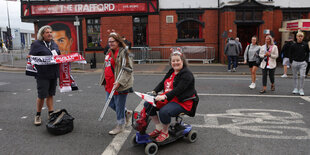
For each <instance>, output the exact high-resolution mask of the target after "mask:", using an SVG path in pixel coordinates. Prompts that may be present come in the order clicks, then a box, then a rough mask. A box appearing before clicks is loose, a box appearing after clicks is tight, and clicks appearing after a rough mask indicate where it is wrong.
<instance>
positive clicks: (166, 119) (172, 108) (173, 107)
mask: <svg viewBox="0 0 310 155" xmlns="http://www.w3.org/2000/svg"><path fill="white" fill-rule="evenodd" d="M144 107H145V108H146V112H147V113H148V114H149V115H150V116H156V115H157V113H156V111H159V112H158V113H159V119H160V122H161V123H163V124H170V122H171V117H176V116H178V115H179V114H180V113H184V112H186V110H185V109H184V108H183V107H182V106H181V105H179V104H178V103H175V102H169V103H167V104H166V105H164V106H163V107H162V108H160V109H157V108H155V107H152V105H151V104H150V103H148V102H145V103H144Z"/></svg>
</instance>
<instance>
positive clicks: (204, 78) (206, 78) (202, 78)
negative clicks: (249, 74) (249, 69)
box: [195, 77, 251, 81]
mask: <svg viewBox="0 0 310 155" xmlns="http://www.w3.org/2000/svg"><path fill="white" fill-rule="evenodd" d="M195 79H196V80H247V81H248V80H251V78H217V77H199V78H195Z"/></svg>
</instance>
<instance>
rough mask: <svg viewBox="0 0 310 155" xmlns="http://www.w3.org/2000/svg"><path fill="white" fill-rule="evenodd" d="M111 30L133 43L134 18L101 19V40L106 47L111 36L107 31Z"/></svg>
mask: <svg viewBox="0 0 310 155" xmlns="http://www.w3.org/2000/svg"><path fill="white" fill-rule="evenodd" d="M111 29H114V30H115V31H116V32H117V33H119V34H120V35H121V36H125V37H126V39H127V40H129V41H130V42H131V43H133V27H132V16H116V17H101V38H102V44H103V45H104V46H105V45H106V44H107V40H108V36H109V34H108V33H107V30H111ZM104 46H103V47H104Z"/></svg>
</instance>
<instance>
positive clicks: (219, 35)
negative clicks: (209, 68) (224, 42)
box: [217, 0, 221, 63]
mask: <svg viewBox="0 0 310 155" xmlns="http://www.w3.org/2000/svg"><path fill="white" fill-rule="evenodd" d="M217 9H218V10H217V12H218V15H217V17H218V19H217V20H218V21H217V22H218V28H217V31H218V32H217V33H218V37H217V42H218V43H217V48H218V54H217V59H218V62H219V63H220V54H221V52H220V45H221V44H220V41H221V34H220V32H221V31H220V25H221V24H220V20H221V18H220V16H221V12H220V0H217Z"/></svg>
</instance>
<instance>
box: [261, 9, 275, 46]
mask: <svg viewBox="0 0 310 155" xmlns="http://www.w3.org/2000/svg"><path fill="white" fill-rule="evenodd" d="M273 19H274V17H273V11H270V10H267V11H263V17H262V20H263V21H264V24H262V25H260V27H259V38H258V39H259V40H260V44H265V37H266V34H264V30H266V29H269V30H270V31H273Z"/></svg>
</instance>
